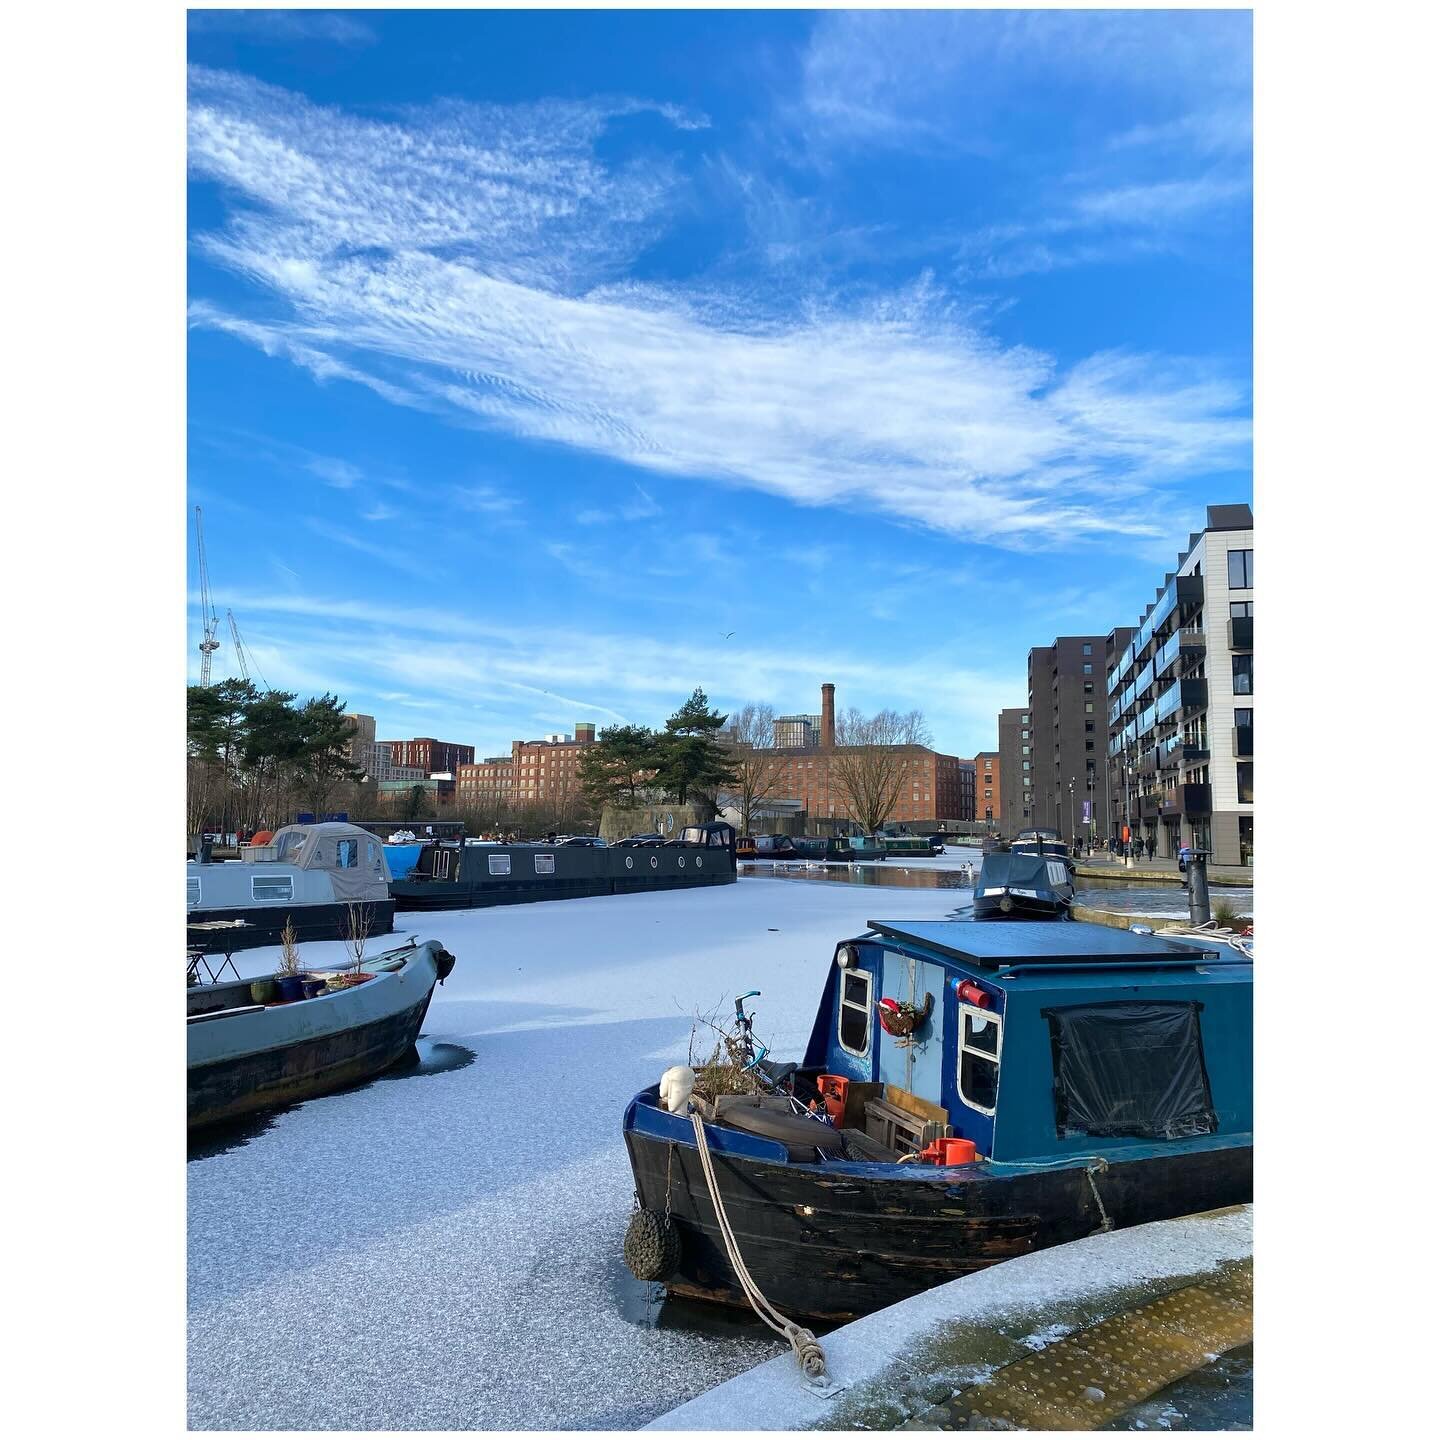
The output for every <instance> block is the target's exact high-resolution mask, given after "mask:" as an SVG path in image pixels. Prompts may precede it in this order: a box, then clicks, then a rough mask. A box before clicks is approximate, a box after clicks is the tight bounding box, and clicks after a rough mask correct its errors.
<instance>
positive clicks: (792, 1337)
mask: <svg viewBox="0 0 1440 1440" xmlns="http://www.w3.org/2000/svg"><path fill="white" fill-rule="evenodd" d="M690 1123H691V1124H692V1125H693V1126H694V1127H695V1146H696V1148H697V1149H698V1150H699V1152H700V1168H701V1170H703V1171H704V1172H705V1185H706V1187H707V1188H708V1189H709V1191H710V1203H711V1204H712V1205H713V1206H714V1207H715V1219H716V1220H717V1221H718V1222H719V1225H720V1238H721V1239H722V1240H723V1241H724V1242H725V1253H726V1254H727V1255H728V1256H729V1257H730V1264H731V1265H732V1266H733V1267H734V1270H735V1277H736V1279H737V1280H739V1282H740V1288H741V1290H743V1291H744V1292H745V1298H746V1299H747V1300H748V1301H749V1302H750V1308H751V1309H752V1310H754V1312H755V1313H756V1314H757V1315H758V1316H759V1317H760V1318H761V1319H762V1320H763V1321H764V1322H765V1323H766V1324H767V1325H768V1326H769V1327H770V1328H771V1329H772V1330H773V1331H774V1332H775V1333H776V1334H777V1335H781V1336H783V1337H784V1338H785V1339H786V1340H788V1341H789V1342H790V1348H791V1350H793V1351H794V1352H795V1359H796V1360H797V1361H798V1362H799V1364H800V1368H801V1370H802V1371H803V1372H804V1374H805V1378H806V1379H807V1380H811V1381H818V1380H823V1379H824V1378H825V1351H824V1350H823V1349H822V1348H821V1345H820V1342H819V1341H818V1340H817V1339H816V1338H815V1332H814V1331H813V1330H807V1329H806V1328H805V1327H804V1326H803V1325H797V1324H796V1323H795V1322H794V1321H793V1320H788V1319H786V1317H785V1316H784V1315H782V1314H781V1313H780V1312H779V1311H778V1310H777V1309H776V1308H775V1307H774V1306H773V1305H772V1304H771V1303H770V1302H769V1301H768V1300H767V1299H766V1298H765V1296H764V1294H763V1293H762V1291H761V1289H760V1287H759V1286H758V1285H757V1284H756V1283H755V1281H754V1278H753V1277H752V1276H751V1274H750V1272H749V1270H747V1269H746V1268H745V1261H744V1259H743V1258H742V1256H741V1254H740V1244H739V1242H738V1241H737V1240H736V1239H735V1232H734V1231H733V1230H732V1229H731V1228H730V1217H729V1216H728V1215H727V1214H726V1213H725V1202H724V1201H723V1200H722V1199H721V1198H720V1184H719V1182H718V1181H717V1180H716V1178H715V1166H714V1163H713V1162H712V1161H711V1158H710V1142H709V1141H708V1140H707V1139H706V1138H705V1122H704V1121H703V1120H702V1119H701V1118H700V1113H699V1111H697V1110H691V1112H690Z"/></svg>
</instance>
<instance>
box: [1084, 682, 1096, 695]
mask: <svg viewBox="0 0 1440 1440" xmlns="http://www.w3.org/2000/svg"><path fill="white" fill-rule="evenodd" d="M1085 693H1086V694H1087V695H1093V694H1094V693H1095V682H1094V681H1093V680H1087V681H1086V682H1085Z"/></svg>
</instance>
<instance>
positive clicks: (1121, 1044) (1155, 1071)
mask: <svg viewBox="0 0 1440 1440" xmlns="http://www.w3.org/2000/svg"><path fill="white" fill-rule="evenodd" d="M1251 992H1252V966H1251V963H1250V961H1249V959H1248V958H1247V957H1245V956H1243V955H1240V954H1238V953H1237V952H1235V951H1233V950H1231V949H1229V948H1228V947H1225V946H1220V947H1216V946H1215V945H1214V944H1213V942H1211V941H1208V940H1206V939H1205V938H1204V937H1191V938H1189V939H1185V940H1180V939H1173V938H1167V937H1164V936H1159V935H1143V934H1135V933H1132V932H1130V931H1125V930H1112V929H1108V928H1106V927H1103V926H1097V925H1089V924H1083V923H1079V922H1075V921H1063V922H1057V921H1037V922H1035V923H1032V924H1024V925H995V924H976V923H974V922H973V921H948V922H933V923H932V922H923V921H915V922H882V921H872V922H871V923H870V928H869V930H868V931H867V932H866V933H865V934H863V935H860V936H857V937H855V938H854V939H850V940H845V941H843V942H841V943H840V944H839V945H838V946H837V947H836V949H835V953H834V957H833V963H832V964H831V965H830V966H829V968H828V971H827V975H826V980H825V986H824V991H823V993H822V995H821V998H820V1005H819V1010H818V1012H817V1014H816V1017H815V1022H814V1027H813V1030H812V1033H811V1036H810V1041H809V1044H808V1046H807V1048H806V1052H805V1056H804V1060H803V1062H802V1063H801V1064H800V1065H799V1066H794V1065H777V1064H775V1063H774V1062H772V1061H770V1060H768V1059H766V1058H765V1055H764V1052H763V1049H762V1050H761V1052H760V1056H759V1059H758V1060H757V1061H755V1062H754V1063H753V1066H752V1067H751V1068H750V1070H749V1073H750V1074H752V1075H754V1076H755V1077H756V1078H757V1082H758V1083H757V1085H756V1091H757V1093H755V1094H752V1095H706V1094H705V1093H704V1087H705V1082H706V1072H705V1071H703V1070H702V1071H701V1073H700V1076H699V1077H698V1080H697V1077H696V1076H695V1075H694V1072H692V1071H690V1070H689V1069H688V1068H687V1069H683V1070H682V1071H679V1072H678V1074H679V1079H678V1080H677V1079H676V1078H675V1077H676V1076H677V1071H676V1070H672V1071H670V1072H667V1076H666V1077H664V1081H663V1082H662V1085H657V1086H653V1087H651V1088H650V1089H648V1090H645V1091H643V1092H641V1093H640V1094H639V1095H637V1096H636V1097H635V1098H634V1099H633V1100H632V1101H631V1102H630V1105H629V1107H628V1108H627V1110H626V1112H625V1119H624V1135H625V1142H626V1146H627V1148H628V1150H629V1154H630V1161H631V1167H632V1170H633V1172H634V1177H635V1193H636V1212H635V1215H634V1216H633V1217H632V1222H631V1229H632V1234H638V1233H640V1232H642V1231H643V1232H644V1233H646V1234H648V1235H649V1236H651V1237H652V1238H654V1239H655V1240H656V1242H657V1243H654V1244H650V1245H648V1246H647V1245H635V1246H632V1245H631V1244H630V1242H629V1240H627V1259H629V1260H630V1262H631V1268H632V1270H635V1272H636V1273H637V1274H638V1275H640V1278H642V1279H647V1280H660V1281H663V1283H664V1284H665V1286H666V1288H667V1289H668V1290H669V1291H671V1292H672V1293H674V1294H678V1295H683V1296H687V1297H690V1298H698V1299H704V1300H711V1301H716V1302H720V1303H727V1304H733V1305H741V1304H744V1303H746V1298H745V1292H744V1289H743V1287H742V1283H741V1282H740V1280H739V1279H738V1278H737V1275H736V1270H735V1266H734V1264H733V1262H732V1260H731V1257H730V1252H729V1249H728V1248H727V1247H728V1245H729V1244H730V1241H731V1240H733V1241H734V1242H735V1243H737V1244H738V1247H739V1252H740V1255H741V1258H742V1259H743V1263H744V1266H745V1268H746V1269H747V1271H748V1274H749V1276H750V1277H752V1278H753V1281H754V1283H755V1284H757V1285H758V1286H759V1288H760V1290H761V1291H763V1293H764V1295H765V1297H766V1298H767V1299H768V1300H769V1301H770V1302H771V1304H773V1305H774V1306H775V1307H777V1308H778V1309H779V1310H781V1311H783V1312H785V1313H786V1314H789V1315H792V1316H796V1317H804V1318H806V1319H809V1320H812V1321H813V1320H818V1321H822V1322H827V1323H840V1322H844V1321H848V1320H851V1319H854V1318H856V1317H858V1316H861V1315H865V1314H868V1313H869V1312H871V1311H874V1310H878V1309H880V1308H882V1307H883V1306H886V1305H891V1304H894V1303H895V1302H897V1301H899V1300H903V1299H905V1298H906V1297H907V1296H910V1295H914V1294H916V1293H918V1292H920V1291H923V1290H926V1289H929V1288H930V1287H931V1286H934V1285H939V1284H942V1283H943V1282H945V1281H947V1280H952V1279H954V1278H956V1277H957V1276H961V1275H965V1274H967V1273H970V1272H972V1271H975V1270H979V1269H983V1268H984V1267H986V1266H988V1265H993V1264H995V1263H996V1262H998V1261H1001V1260H1006V1259H1010V1258H1011V1257H1013V1256H1017V1255H1024V1254H1027V1253H1029V1252H1031V1251H1034V1250H1038V1249H1042V1248H1044V1247H1046V1246H1050V1245H1058V1244H1061V1243H1064V1242H1066V1241H1069V1240H1075V1239H1079V1238H1080V1237H1082V1236H1085V1235H1088V1234H1091V1233H1092V1232H1095V1231H1097V1230H1105V1229H1110V1228H1112V1227H1117V1226H1127V1225H1136V1224H1140V1223H1142V1222H1145V1221H1150V1220H1161V1219H1167V1218H1170V1217H1173V1216H1177V1215H1184V1214H1188V1213H1191V1212H1194V1211H1199V1210H1208V1209H1213V1208H1217V1207H1220V1206H1226V1205H1233V1204H1240V1203H1243V1202H1246V1201H1248V1200H1249V1199H1250V1198H1251V1127H1252V1120H1251V1096H1252V1077H1251V1067H1252V1038H1251V1017H1252V1007H1251ZM736 1008H737V1014H739V1015H741V1033H742V1036H743V1037H745V1039H746V1043H747V1045H749V1046H753V1040H750V1039H749V1036H750V1030H749V1026H750V1023H751V1021H750V1019H749V1017H745V1016H744V1015H743V1010H742V1007H741V1005H740V1002H738V1001H737V1007H736ZM742 1053H748V1054H750V1055H751V1056H752V1057H753V1055H754V1051H753V1048H752V1049H748V1050H746V1051H744V1052H742ZM685 1077H689V1078H688V1080H687V1079H686V1078H685ZM662 1090H663V1098H662ZM712 1186H713V1187H714V1188H713V1189H712ZM717 1198H718V1201H719V1204H718V1206H717V1203H716V1200H717ZM721 1210H723V1211H724V1212H725V1214H726V1216H727V1217H728V1218H727V1224H726V1227H725V1229H726V1230H728V1232H729V1237H730V1239H729V1240H727V1237H726V1234H725V1233H724V1231H722V1228H721V1226H720V1221H719V1215H718V1213H717V1212H718V1211H721ZM632 1252H633V1253H632ZM637 1256H638V1257H640V1263H638V1264H637V1261H636V1258H635V1257H637Z"/></svg>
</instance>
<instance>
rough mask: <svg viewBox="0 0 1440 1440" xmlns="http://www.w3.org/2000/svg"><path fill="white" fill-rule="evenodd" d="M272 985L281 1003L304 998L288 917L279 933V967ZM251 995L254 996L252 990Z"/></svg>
mask: <svg viewBox="0 0 1440 1440" xmlns="http://www.w3.org/2000/svg"><path fill="white" fill-rule="evenodd" d="M274 983H275V986H276V988H277V989H278V990H279V992H280V999H281V1000H282V1001H290V1000H303V999H304V998H305V982H304V981H303V980H301V978H300V947H299V946H298V945H297V944H296V943H295V926H294V923H293V922H292V921H291V919H290V917H289V916H288V915H287V916H286V917H285V928H284V929H283V930H282V931H281V932H280V965H279V968H278V969H277V971H276V974H275V981H274ZM251 995H252V996H253V995H254V990H253V989H252V990H251Z"/></svg>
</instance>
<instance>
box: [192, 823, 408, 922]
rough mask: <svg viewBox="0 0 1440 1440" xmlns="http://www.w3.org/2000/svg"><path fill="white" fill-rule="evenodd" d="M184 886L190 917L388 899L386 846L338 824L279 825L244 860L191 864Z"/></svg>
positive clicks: (355, 829)
mask: <svg viewBox="0 0 1440 1440" xmlns="http://www.w3.org/2000/svg"><path fill="white" fill-rule="evenodd" d="M185 884H186V897H185V904H186V909H187V910H188V911H189V912H191V913H192V914H195V913H196V912H210V911H216V910H227V911H228V910H244V909H250V908H255V907H258V908H262V909H270V908H274V909H288V908H290V907H293V906H297V905H334V904H337V903H338V904H344V903H345V902H347V901H352V900H353V901H362V902H367V903H368V902H376V901H385V900H388V899H389V898H390V871H389V868H388V865H387V863H386V859H385V853H384V847H383V846H382V845H381V843H380V841H379V840H378V839H377V838H376V837H375V836H374V835H371V834H369V833H367V832H366V831H364V830H361V829H360V828H359V827H358V826H355V825H347V824H343V823H340V822H333V823H326V824H320V825H286V826H283V827H282V828H281V829H279V830H277V831H276V832H275V835H274V838H273V839H272V840H271V841H270V842H269V843H268V844H266V845H263V846H262V845H255V846H251V847H250V848H249V851H248V852H247V853H246V855H245V858H244V859H242V860H238V861H236V860H222V861H218V862H212V863H209V864H201V863H199V862H197V861H191V862H189V863H188V864H187V865H186V869H185Z"/></svg>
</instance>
